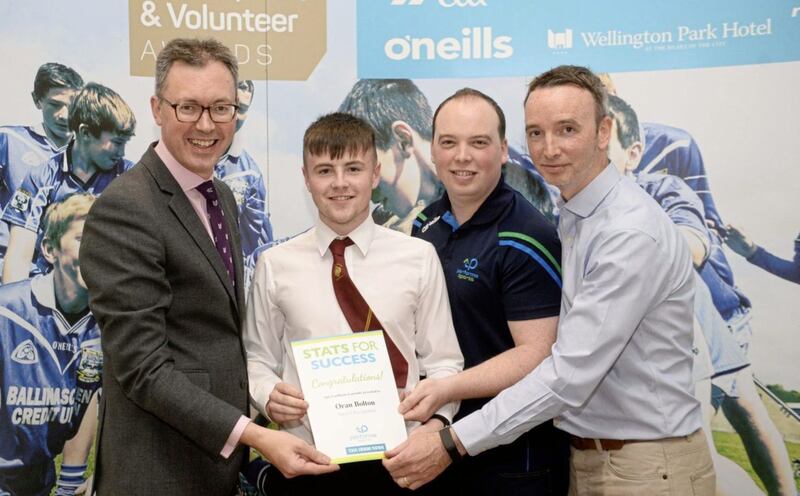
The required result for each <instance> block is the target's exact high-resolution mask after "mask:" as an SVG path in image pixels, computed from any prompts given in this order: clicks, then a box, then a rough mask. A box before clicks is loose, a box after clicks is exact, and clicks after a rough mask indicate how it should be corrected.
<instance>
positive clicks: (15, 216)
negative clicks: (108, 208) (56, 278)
mask: <svg viewBox="0 0 800 496" xmlns="http://www.w3.org/2000/svg"><path fill="white" fill-rule="evenodd" d="M71 149H72V146H71V145H70V146H68V147H66V148H64V149H62V150H61V151H60V152H58V153H57V154H55V155H53V156H52V157H50V159H49V160H48V161H47V162H46V163H44V164H42V165H40V166H38V167H35V168H33V169H31V170H30V171H29V172H28V174H27V176H26V177H25V179H24V180H23V181H22V185H21V186H20V187H19V188H17V190H16V191H15V192H14V194H13V196H12V197H11V201H10V202H9V203H8V205H6V207H5V209H4V210H3V220H4V221H5V222H7V223H8V226H9V228H10V227H12V226H20V227H23V228H25V229H28V230H29V231H33V232H35V233H37V234H38V236H37V242H36V247H35V251H34V261H35V263H36V266H37V268H36V269H35V270H34V271H33V273H34V274H35V273H45V272H47V271H49V270H50V264H49V263H48V262H47V261H46V260H45V259H44V257H42V256H41V254H40V253H39V244H40V242H41V232H40V227H41V222H42V217H43V216H44V212H45V210H46V209H47V207H48V206H49V205H50V204H51V203H54V202H59V201H61V200H63V199H64V198H66V197H67V196H69V195H72V194H75V193H91V194H93V195H95V196H100V193H102V192H103V191H104V190H105V189H106V188H107V187H108V185H109V184H111V181H113V180H114V179H116V178H117V176H119V175H120V174H122V173H123V172H125V171H126V170H128V169H130V168H131V167H133V162H131V161H130V160H126V159H122V160H120V161H119V162H117V163H116V164H114V166H113V167H112V168H111V169H110V170H108V171H101V170H98V171H97V172H95V174H94V175H93V176H92V177H91V178H90V179H89V181H88V182H86V183H84V182H83V181H81V180H80V179H78V178H77V177H76V176H74V175H73V174H72V172H71V171H70V166H69V160H68V158H67V157H68V154H69V152H70V150H71Z"/></svg>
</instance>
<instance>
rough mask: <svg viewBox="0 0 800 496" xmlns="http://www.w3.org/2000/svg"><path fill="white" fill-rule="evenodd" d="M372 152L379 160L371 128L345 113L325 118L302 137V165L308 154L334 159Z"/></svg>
mask: <svg viewBox="0 0 800 496" xmlns="http://www.w3.org/2000/svg"><path fill="white" fill-rule="evenodd" d="M370 151H371V152H372V155H373V157H374V159H375V160H376V161H377V159H378V157H377V152H376V151H375V132H374V131H373V129H372V127H371V126H370V125H369V124H367V122H366V121H365V120H364V119H360V118H358V117H356V116H354V115H351V114H348V113H345V112H333V113H330V114H326V115H323V116H322V117H320V118H319V119H317V120H316V121H314V123H313V124H311V125H310V126H308V129H306V132H305V134H304V135H303V164H305V162H306V156H308V155H314V156H319V155H322V154H324V153H327V154H329V155H330V156H331V158H332V159H334V160H335V159H338V158H341V157H343V156H345V155H357V154H359V153H369V152H370Z"/></svg>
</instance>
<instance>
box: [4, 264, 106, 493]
mask: <svg viewBox="0 0 800 496" xmlns="http://www.w3.org/2000/svg"><path fill="white" fill-rule="evenodd" d="M0 356H2V360H0V494H1V493H2V492H3V490H6V491H9V490H10V491H11V493H12V494H36V495H38V494H45V495H46V494H49V488H50V487H51V486H52V485H53V483H54V482H55V467H54V466H53V458H54V457H55V456H56V455H57V454H59V453H61V451H62V449H63V447H64V443H65V442H66V441H67V440H68V439H70V438H71V437H72V436H74V435H75V433H76V432H77V430H78V427H79V425H80V422H81V419H82V418H83V414H84V413H85V411H86V406H87V405H88V403H89V400H90V399H91V397H92V395H93V394H94V392H95V391H96V390H97V389H98V388H99V386H100V375H101V371H102V365H103V355H102V352H101V349H100V329H99V328H98V326H97V322H96V321H95V319H94V316H93V315H92V314H91V313H89V314H87V315H85V316H84V317H83V318H81V319H80V320H79V321H78V322H76V323H75V325H70V324H69V323H68V322H67V320H66V319H65V318H64V317H63V316H62V315H61V313H59V311H58V310H57V309H56V304H55V291H54V288H53V274H47V275H44V276H38V277H35V278H33V279H27V280H24V281H19V282H16V283H13V284H8V285H4V286H1V287H0Z"/></svg>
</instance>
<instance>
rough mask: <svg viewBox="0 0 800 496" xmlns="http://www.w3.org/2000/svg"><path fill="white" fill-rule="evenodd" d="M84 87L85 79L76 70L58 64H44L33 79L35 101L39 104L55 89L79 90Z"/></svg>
mask: <svg viewBox="0 0 800 496" xmlns="http://www.w3.org/2000/svg"><path fill="white" fill-rule="evenodd" d="M82 87H83V78H82V77H81V75H80V74H78V73H77V72H75V69H73V68H71V67H67V66H65V65H64V64H59V63H57V62H48V63H46V64H42V65H41V66H40V67H39V70H37V71H36V77H35V78H34V79H33V100H34V101H35V102H36V103H39V102H40V101H41V100H42V98H44V97H45V96H47V92H48V91H50V90H51V89H53V88H69V89H73V90H79V89H81V88H82Z"/></svg>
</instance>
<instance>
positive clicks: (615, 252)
mask: <svg viewBox="0 0 800 496" xmlns="http://www.w3.org/2000/svg"><path fill="white" fill-rule="evenodd" d="M525 129H526V136H527V142H528V149H529V151H530V155H531V157H532V159H533V162H534V164H535V166H536V168H537V170H539V172H540V173H541V174H542V176H543V177H544V178H545V180H546V181H547V182H548V183H549V184H551V185H553V186H556V187H558V188H559V190H560V191H561V201H560V203H561V204H560V205H559V211H560V220H559V226H558V230H559V235H560V237H561V242H562V244H563V252H562V268H563V287H562V291H563V293H562V299H561V314H560V320H559V325H558V334H557V338H556V343H555V344H554V345H553V347H552V355H551V356H550V357H548V358H545V359H544V360H543V361H542V362H541V364H539V366H537V367H536V368H535V369H534V370H533V371H532V372H531V373H530V374H528V375H527V376H526V377H524V378H523V379H522V380H521V381H520V382H518V383H517V384H515V385H514V386H512V387H510V388H508V389H506V390H505V391H503V392H502V393H500V394H499V395H498V396H497V397H496V398H495V399H493V400H492V401H490V402H489V403H487V404H486V405H485V406H484V407H483V408H482V409H481V410H480V411H477V412H474V413H473V414H471V415H469V416H467V417H465V418H463V419H461V420H460V421H458V422H456V423H455V424H453V426H452V428H451V434H452V435H453V438H454V444H455V446H456V448H457V449H458V451H459V453H460V454H462V455H464V454H469V455H476V454H478V453H481V452H483V451H485V450H487V449H490V448H493V447H495V446H498V445H501V444H507V443H509V442H511V441H513V440H514V439H516V438H517V437H518V436H520V435H521V434H522V433H524V432H526V431H528V430H529V429H531V428H532V427H534V426H536V425H538V424H540V423H542V422H544V421H545V420H547V419H550V418H555V424H556V426H557V427H559V428H560V429H562V430H565V431H567V432H568V433H570V434H571V439H572V453H571V456H572V458H571V463H570V465H571V466H570V493H571V494H652V493H659V494H675V495H683V494H692V491H693V492H694V494H709V495H710V494H714V487H715V476H714V468H713V465H712V461H711V457H710V454H709V451H708V445H707V442H706V439H705V437H704V436H703V434H702V431H701V430H700V426H701V423H702V419H701V412H700V404H699V402H698V401H697V399H696V398H695V397H694V394H693V393H694V388H693V383H692V338H693V335H692V300H693V296H694V287H693V273H692V270H693V268H692V261H691V257H690V255H689V250H688V247H687V244H686V242H685V241H684V239H683V237H682V236H681V234H680V233H679V232H678V231H677V229H676V228H675V226H674V224H673V223H672V221H671V220H670V219H669V218H668V217H667V215H666V214H665V213H664V212H663V210H662V209H661V207H659V205H658V204H657V203H655V201H654V200H653V199H652V198H650V197H649V195H648V194H647V193H646V192H645V191H643V190H642V189H641V188H640V187H639V186H638V185H636V183H634V182H633V181H632V180H630V179H629V178H626V177H624V176H622V174H620V172H619V171H618V170H617V169H616V167H614V165H613V164H610V163H609V161H608V158H607V150H608V143H609V138H610V133H611V119H610V118H609V117H608V116H607V113H606V93H605V89H604V88H603V85H602V83H601V82H600V80H599V79H598V78H597V76H595V75H594V74H593V73H592V72H591V71H589V70H588V69H585V68H582V67H575V66H561V67H557V68H555V69H552V70H550V71H548V72H546V73H544V74H542V75H540V76H539V77H537V78H536V79H534V80H533V82H531V84H530V86H529V89H528V95H527V97H526V101H525ZM435 441H438V439H435ZM406 443H407V448H409V449H408V451H409V453H408V455H407V458H408V462H409V463H408V464H407V465H406V466H405V467H400V468H398V469H396V471H395V472H393V474H392V475H393V476H395V477H406V479H405V480H406V481H408V482H409V485H419V484H420V483H424V482H427V480H424V479H425V478H427V479H428V480H430V478H432V477H434V476H436V475H437V473H432V471H430V470H427V471H425V472H424V473H423V470H424V469H423V466H424V465H435V466H436V465H438V463H437V462H438V461H439V460H438V459H437V457H439V456H441V453H444V457H447V456H451V457H454V456H453V455H452V454H449V453H448V452H445V451H444V449H443V448H442V447H441V444H438V445H437V444H435V443H433V442H430V444H429V445H430V446H432V447H433V448H435V449H431V450H430V453H429V454H428V456H426V457H425V458H426V460H425V461H424V462H419V461H418V460H417V459H416V458H415V457H414V455H415V453H419V452H421V451H423V450H424V448H425V446H423V445H425V444H426V443H425V439H413V438H412V439H409V440H408V441H407V442H406ZM542 449H546V447H542ZM398 456H403V454H400V455H398ZM444 465H445V466H446V465H447V463H444Z"/></svg>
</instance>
